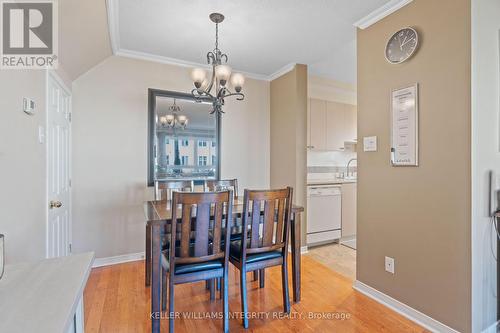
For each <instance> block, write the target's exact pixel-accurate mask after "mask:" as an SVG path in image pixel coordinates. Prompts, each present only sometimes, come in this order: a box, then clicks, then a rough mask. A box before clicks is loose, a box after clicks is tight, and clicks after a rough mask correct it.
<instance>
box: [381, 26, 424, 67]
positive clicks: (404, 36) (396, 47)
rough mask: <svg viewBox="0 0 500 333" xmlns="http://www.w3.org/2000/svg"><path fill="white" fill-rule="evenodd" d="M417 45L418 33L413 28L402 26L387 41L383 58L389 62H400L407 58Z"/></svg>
mask: <svg viewBox="0 0 500 333" xmlns="http://www.w3.org/2000/svg"><path fill="white" fill-rule="evenodd" d="M417 47H418V34H417V32H416V31H415V29H412V28H404V29H401V30H399V31H398V32H396V33H395V34H394V35H392V37H391V38H390V39H389V41H388V42H387V46H386V48H385V58H386V59H387V61H389V62H390V63H391V64H400V63H402V62H403V61H405V60H407V59H409V58H410V57H411V56H412V55H413V53H415V51H416V50H417Z"/></svg>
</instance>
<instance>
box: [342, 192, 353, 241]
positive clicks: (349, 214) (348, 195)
mask: <svg viewBox="0 0 500 333" xmlns="http://www.w3.org/2000/svg"><path fill="white" fill-rule="evenodd" d="M355 235H356V183H348V184H342V238H343V239H346V238H352V237H353V236H355Z"/></svg>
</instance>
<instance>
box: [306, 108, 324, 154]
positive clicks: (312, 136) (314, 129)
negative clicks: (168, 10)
mask: <svg viewBox="0 0 500 333" xmlns="http://www.w3.org/2000/svg"><path fill="white" fill-rule="evenodd" d="M308 148H309V149H312V150H326V101H322V100H319V99H313V98H311V99H310V107H309V144H308Z"/></svg>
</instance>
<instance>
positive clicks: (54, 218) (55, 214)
mask: <svg viewBox="0 0 500 333" xmlns="http://www.w3.org/2000/svg"><path fill="white" fill-rule="evenodd" d="M70 121H71V95H70V94H69V92H68V91H67V90H66V89H65V88H63V86H62V84H60V83H59V81H58V80H57V79H56V77H55V76H54V75H53V74H52V73H49V74H48V79H47V199H48V203H47V204H48V218H47V222H48V223H47V254H46V255H47V257H48V258H52V257H59V256H65V255H68V254H69V253H70V251H71V215H70V213H71V190H70V186H71V184H70V158H71V156H70V143H71V141H70V140H71V125H70Z"/></svg>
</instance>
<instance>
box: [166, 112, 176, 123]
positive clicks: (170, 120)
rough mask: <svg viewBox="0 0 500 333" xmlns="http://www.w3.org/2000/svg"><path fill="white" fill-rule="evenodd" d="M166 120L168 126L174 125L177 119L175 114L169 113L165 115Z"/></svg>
mask: <svg viewBox="0 0 500 333" xmlns="http://www.w3.org/2000/svg"><path fill="white" fill-rule="evenodd" d="M165 119H166V122H167V125H168V126H173V125H174V121H175V116H174V115H173V114H168V115H166V116H165Z"/></svg>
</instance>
